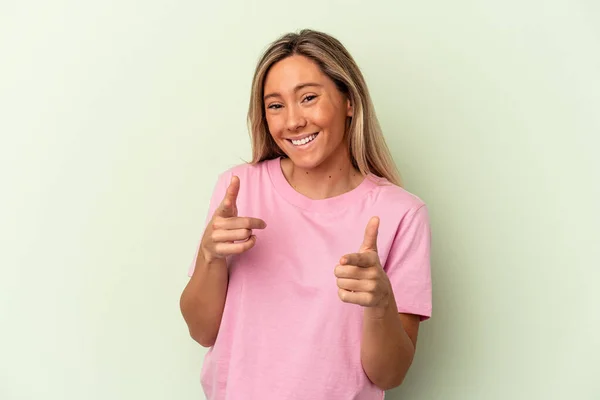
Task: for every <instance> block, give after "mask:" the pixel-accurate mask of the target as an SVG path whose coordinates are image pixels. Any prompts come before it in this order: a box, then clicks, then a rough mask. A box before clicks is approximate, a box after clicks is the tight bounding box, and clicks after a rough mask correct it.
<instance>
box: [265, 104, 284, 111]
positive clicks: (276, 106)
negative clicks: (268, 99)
mask: <svg viewBox="0 0 600 400" xmlns="http://www.w3.org/2000/svg"><path fill="white" fill-rule="evenodd" d="M281 107H283V106H282V105H281V104H276V103H275V104H269V106H268V107H267V108H269V109H271V110H279V109H280V108H281Z"/></svg>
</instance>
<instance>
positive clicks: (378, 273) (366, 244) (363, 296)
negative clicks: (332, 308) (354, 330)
mask: <svg viewBox="0 0 600 400" xmlns="http://www.w3.org/2000/svg"><path fill="white" fill-rule="evenodd" d="M378 230H379V218H377V217H373V218H371V219H370V220H369V222H368V224H367V228H366V229H365V237H364V240H363V244H362V245H361V246H360V249H359V251H358V253H352V254H346V255H345V256H343V257H342V258H341V259H340V265H337V266H336V267H335V271H334V273H335V276H336V277H337V286H338V295H339V297H340V299H341V300H342V301H343V302H346V303H352V304H358V305H361V306H363V307H373V308H377V309H378V310H377V314H378V315H381V316H382V315H383V314H384V312H385V310H386V309H387V307H388V304H389V303H390V298H391V297H392V288H391V284H390V281H389V278H388V276H387V274H386V273H385V271H384V270H383V268H382V266H381V263H380V261H379V255H378V254H377V233H378Z"/></svg>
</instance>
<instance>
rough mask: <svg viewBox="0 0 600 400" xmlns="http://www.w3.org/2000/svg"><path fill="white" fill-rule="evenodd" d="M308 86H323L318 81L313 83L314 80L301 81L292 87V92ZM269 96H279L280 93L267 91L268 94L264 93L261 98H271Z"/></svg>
mask: <svg viewBox="0 0 600 400" xmlns="http://www.w3.org/2000/svg"><path fill="white" fill-rule="evenodd" d="M309 86H312V87H323V85H321V84H319V83H314V82H307V83H301V84H299V85H298V86H296V87H295V88H294V92H297V91H299V90H302V89H304V88H305V87H309ZM271 97H281V94H279V93H269V94H267V95H265V97H264V98H263V100H267V99H268V98H271Z"/></svg>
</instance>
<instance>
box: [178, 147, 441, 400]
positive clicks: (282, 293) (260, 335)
mask: <svg viewBox="0 0 600 400" xmlns="http://www.w3.org/2000/svg"><path fill="white" fill-rule="evenodd" d="M232 174H235V175H237V176H238V177H239V178H240V183H241V185H240V191H239V195H238V202H237V207H238V214H239V216H247V217H256V218H262V219H263V220H264V221H265V222H266V223H267V227H266V229H264V230H255V231H254V234H255V235H256V236H257V242H256V246H255V247H254V248H252V249H251V250H249V251H248V252H246V253H244V254H242V255H240V256H232V257H229V258H228V268H229V271H230V277H229V287H228V291H227V299H226V302H225V309H224V311H223V319H222V321H221V326H220V329H219V334H218V337H217V339H216V342H215V344H214V346H213V347H211V348H210V349H209V350H208V353H207V354H206V357H205V360H204V364H203V368H202V373H201V382H202V386H203V389H204V392H205V394H206V396H207V398H208V399H209V400H240V399H243V400H282V399H286V400H307V399H310V400H351V399H353V400H374V399H378V400H379V399H382V398H383V397H384V392H383V391H382V390H380V389H379V388H377V387H376V386H375V385H374V384H373V383H371V382H370V380H369V379H368V377H367V376H366V374H365V372H364V371H363V369H362V366H361V361H360V343H361V334H362V330H361V327H362V317H363V309H362V307H361V306H358V305H354V304H347V303H344V302H342V301H341V300H340V299H339V298H338V289H337V285H336V278H335V275H334V273H333V271H334V268H335V266H336V265H337V264H338V261H339V259H340V258H341V256H343V255H344V254H347V253H353V252H356V251H358V249H359V247H360V245H361V243H362V241H363V238H364V231H365V227H366V226H367V222H368V221H369V219H370V218H371V217H373V216H379V217H380V225H379V235H378V243H377V246H378V252H379V257H380V260H381V265H382V266H383V267H384V269H385V271H386V272H387V274H388V276H389V279H390V281H391V283H392V287H393V290H394V295H395V297H396V301H397V304H398V310H399V312H403V313H411V314H418V315H420V316H421V319H422V320H425V319H427V318H429V317H430V316H431V279H430V255H429V253H430V229H429V219H428V214H427V208H426V206H425V204H424V203H423V202H422V201H421V200H420V199H419V198H418V197H416V196H415V195H413V194H411V193H409V192H407V191H406V190H404V189H402V188H400V187H398V186H395V185H391V184H389V183H388V184H387V185H385V184H384V183H387V181H386V180H384V179H382V178H377V177H375V176H371V177H370V178H372V179H365V180H364V181H363V182H362V183H361V184H360V185H359V186H358V187H356V188H355V189H354V190H352V191H350V192H347V193H344V194H342V195H340V196H336V197H333V198H328V199H324V200H312V199H309V198H308V197H305V196H304V195H302V194H300V193H298V192H297V191H295V190H294V189H293V188H292V187H291V186H290V185H289V183H288V182H287V180H286V178H285V176H284V175H283V172H282V170H281V164H280V159H279V158H277V159H274V160H269V161H265V162H262V163H260V164H259V165H256V166H252V165H248V164H243V165H239V166H236V167H234V168H232V169H230V170H228V171H226V172H225V173H223V174H221V175H220V176H219V179H218V182H217V185H216V187H215V191H214V194H213V196H212V199H211V202H210V209H209V213H208V216H207V221H208V220H209V219H210V218H211V216H212V214H213V213H214V211H215V209H216V207H217V206H218V205H219V203H220V202H221V201H222V199H223V197H224V194H225V190H226V188H227V186H228V184H229V182H230V180H231V176H232ZM196 255H197V253H196ZM194 264H195V259H194V262H193V263H192V265H191V267H190V270H189V275H190V276H191V273H192V272H193V267H194Z"/></svg>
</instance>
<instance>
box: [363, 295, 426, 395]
mask: <svg viewBox="0 0 600 400" xmlns="http://www.w3.org/2000/svg"><path fill="white" fill-rule="evenodd" d="M374 314H375V312H374V310H373V309H372V308H365V310H364V317H363V333H362V342H361V361H362V365H363V369H364V371H365V373H366V375H367V376H368V377H369V379H370V380H371V382H373V383H374V384H375V385H377V386H378V387H379V388H381V389H383V390H389V389H393V388H395V387H397V386H399V385H400V384H401V383H402V382H403V381H404V377H405V376H406V373H407V372H408V370H409V368H410V366H411V364H412V361H413V357H414V355H415V349H416V344H417V334H418V330H419V319H420V317H419V316H418V315H411V314H398V311H397V307H396V302H395V300H394V299H393V293H392V297H391V299H390V301H389V305H388V307H387V309H386V310H385V312H384V315H383V317H382V318H381V317H379V316H378V315H374Z"/></svg>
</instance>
